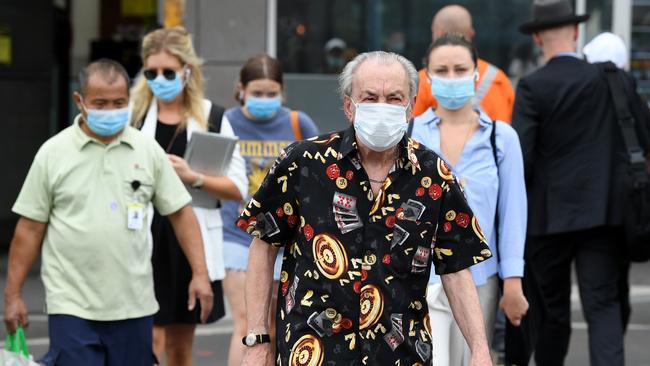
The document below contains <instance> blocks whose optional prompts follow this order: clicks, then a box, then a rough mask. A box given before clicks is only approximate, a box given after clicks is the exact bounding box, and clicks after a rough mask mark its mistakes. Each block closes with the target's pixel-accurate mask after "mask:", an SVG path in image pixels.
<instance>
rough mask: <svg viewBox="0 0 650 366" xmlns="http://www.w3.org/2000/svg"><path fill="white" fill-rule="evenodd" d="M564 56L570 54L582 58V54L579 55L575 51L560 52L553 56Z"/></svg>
mask: <svg viewBox="0 0 650 366" xmlns="http://www.w3.org/2000/svg"><path fill="white" fill-rule="evenodd" d="M562 56H569V57H575V58H580V56H578V54H577V53H575V52H558V53H556V54H555V55H554V56H553V58H556V57H562Z"/></svg>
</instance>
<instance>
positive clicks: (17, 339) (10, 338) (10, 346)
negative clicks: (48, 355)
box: [5, 325, 29, 358]
mask: <svg viewBox="0 0 650 366" xmlns="http://www.w3.org/2000/svg"><path fill="white" fill-rule="evenodd" d="M5 349H6V350H7V351H9V352H12V353H17V354H19V355H23V356H25V357H28V358H29V350H28V349H27V341H26V340H25V332H24V331H23V327H22V326H21V325H18V328H16V332H15V333H14V334H7V338H6V342H5Z"/></svg>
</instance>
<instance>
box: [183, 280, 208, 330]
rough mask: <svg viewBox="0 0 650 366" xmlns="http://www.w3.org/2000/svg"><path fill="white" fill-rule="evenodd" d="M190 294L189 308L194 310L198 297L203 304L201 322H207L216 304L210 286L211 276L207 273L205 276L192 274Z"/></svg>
mask: <svg viewBox="0 0 650 366" xmlns="http://www.w3.org/2000/svg"><path fill="white" fill-rule="evenodd" d="M188 295H189V296H188V303H187V308H188V310H190V311H192V310H194V307H195V306H196V300H197V299H198V300H199V302H200V304H201V323H205V322H206V320H208V316H210V313H211V312H212V305H213V304H214V295H213V294H212V286H210V278H209V277H208V275H207V274H206V275H203V276H192V281H191V282H190V286H189V288H188Z"/></svg>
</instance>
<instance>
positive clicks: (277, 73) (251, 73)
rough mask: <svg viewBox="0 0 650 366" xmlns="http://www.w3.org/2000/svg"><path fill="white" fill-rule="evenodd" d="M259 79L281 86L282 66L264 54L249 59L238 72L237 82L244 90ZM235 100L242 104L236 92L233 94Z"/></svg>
mask: <svg viewBox="0 0 650 366" xmlns="http://www.w3.org/2000/svg"><path fill="white" fill-rule="evenodd" d="M260 79H270V80H273V81H276V82H278V83H279V84H280V85H281V86H282V64H281V63H280V61H278V60H277V59H275V58H273V57H271V56H269V55H266V54H261V55H257V56H253V57H251V58H249V59H248V60H247V61H246V63H245V64H244V66H243V67H242V68H241V70H240V71H239V82H240V83H241V84H242V86H243V87H244V88H245V87H246V85H248V83H250V82H251V81H253V80H260ZM235 100H237V101H238V102H239V103H242V100H241V98H240V97H239V93H238V92H235Z"/></svg>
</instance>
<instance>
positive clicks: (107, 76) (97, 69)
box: [79, 58, 130, 96]
mask: <svg viewBox="0 0 650 366" xmlns="http://www.w3.org/2000/svg"><path fill="white" fill-rule="evenodd" d="M94 73H97V74H99V75H100V76H101V77H102V78H103V79H104V80H105V81H106V82H108V83H109V84H113V83H114V82H116V81H117V79H118V78H122V79H124V81H125V82H126V92H127V94H128V93H129V83H130V79H129V74H128V73H127V72H126V69H125V68H124V66H122V65H121V64H120V63H119V62H117V61H113V60H110V59H107V58H100V59H99V60H96V61H93V62H91V63H90V64H88V65H86V66H85V67H83V68H82V69H81V71H80V72H79V92H80V93H81V95H83V96H85V95H86V91H87V90H88V79H90V76H91V75H92V74H94Z"/></svg>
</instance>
